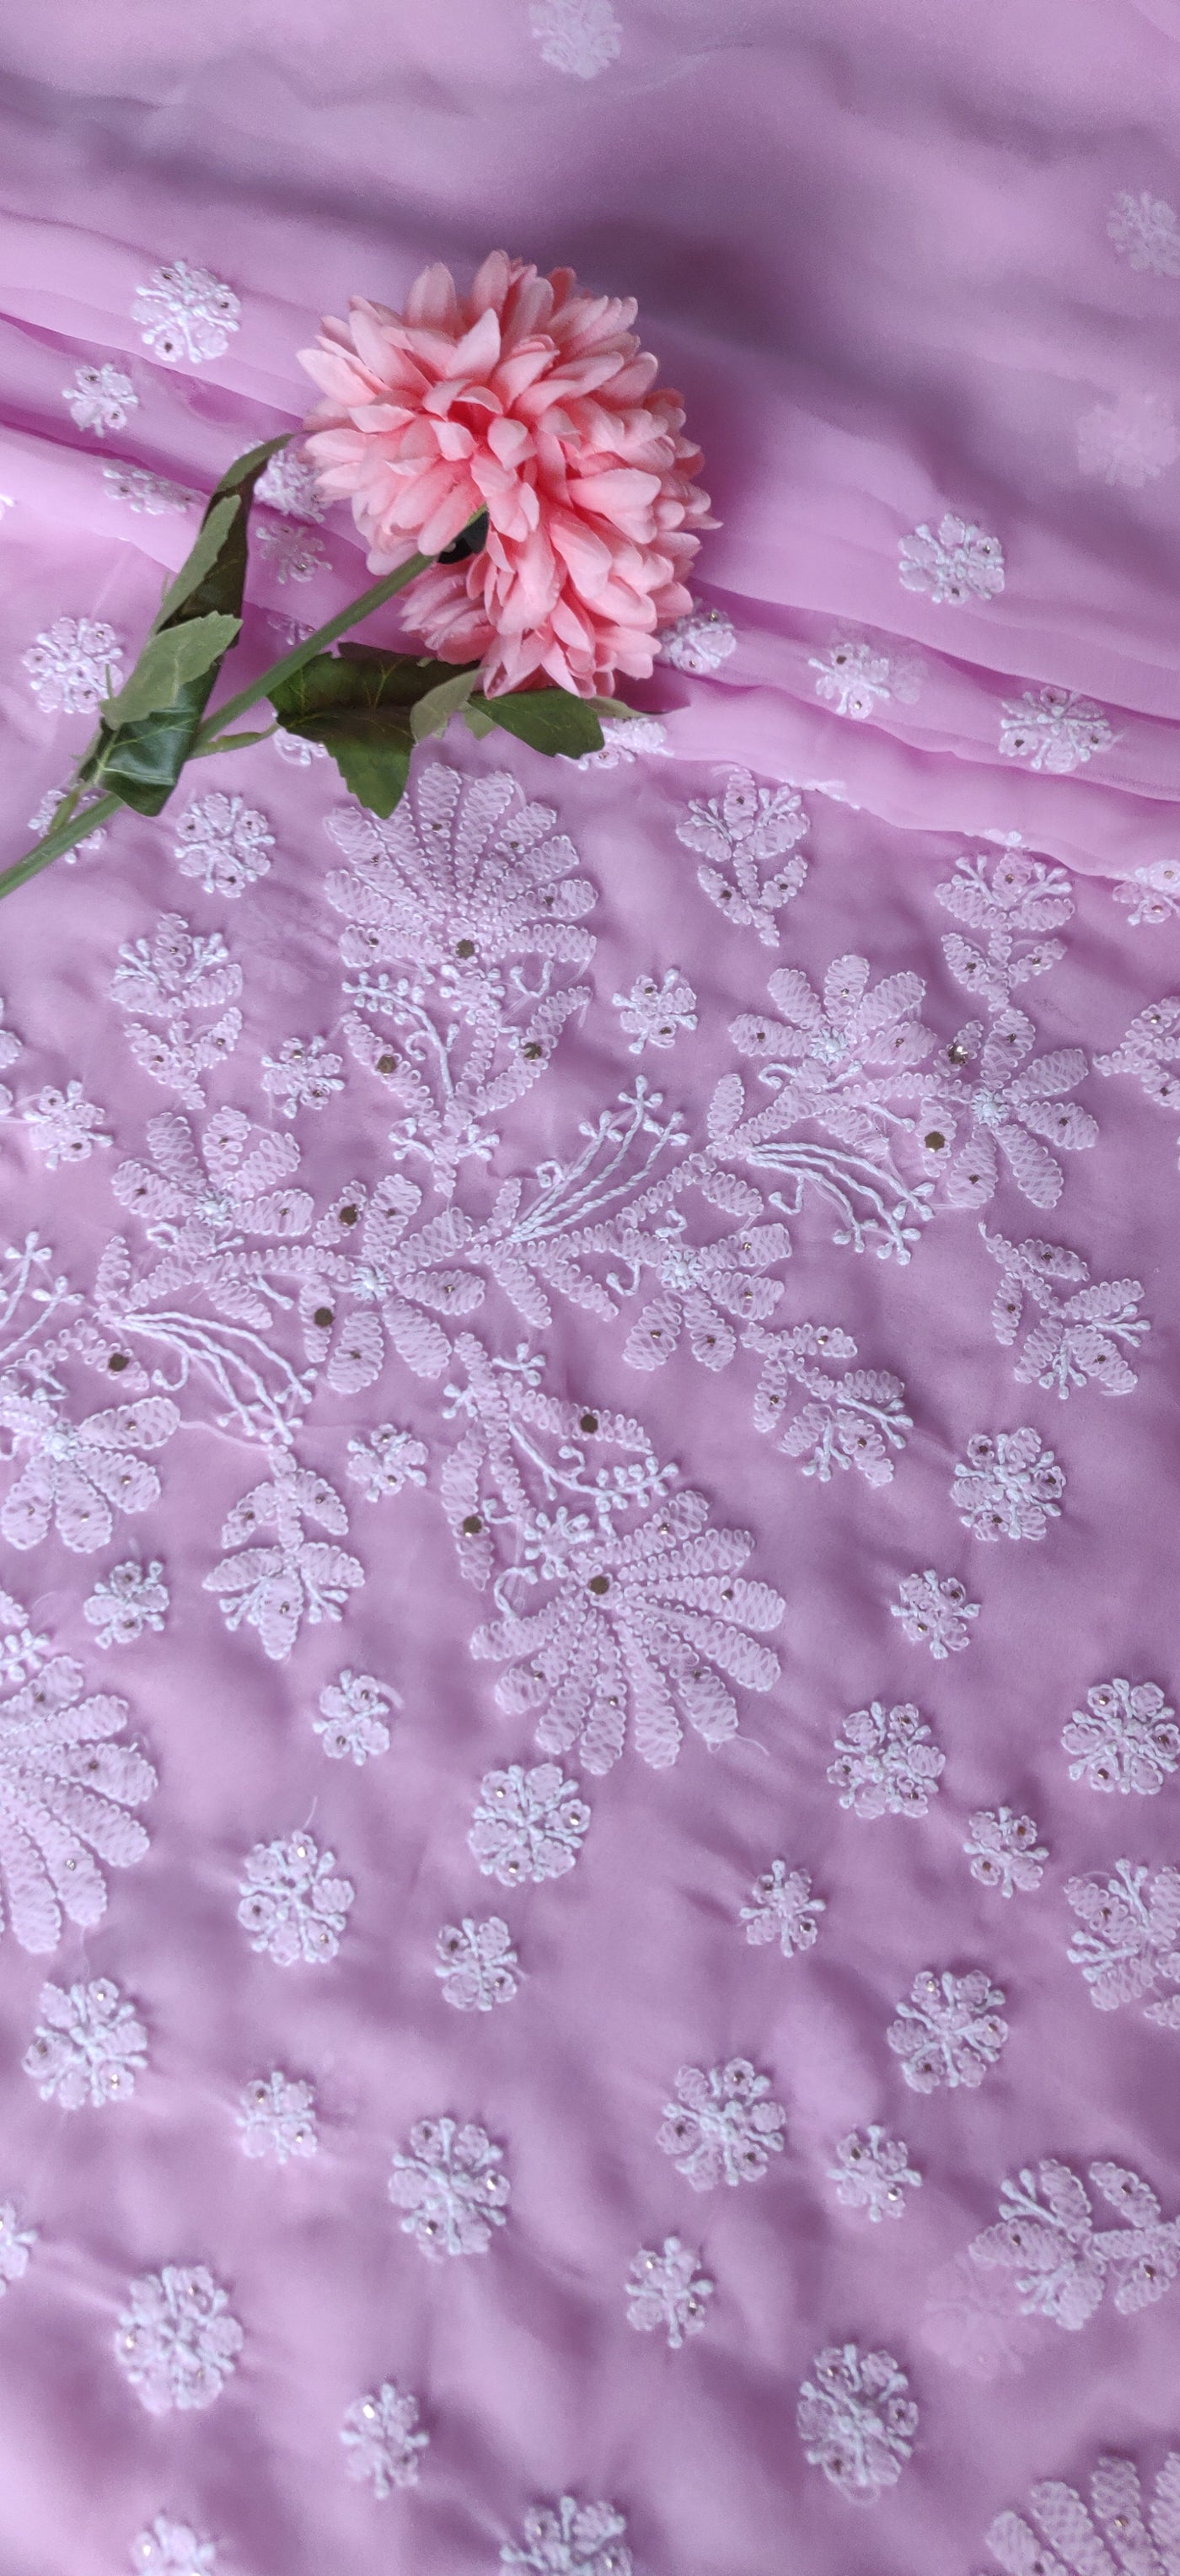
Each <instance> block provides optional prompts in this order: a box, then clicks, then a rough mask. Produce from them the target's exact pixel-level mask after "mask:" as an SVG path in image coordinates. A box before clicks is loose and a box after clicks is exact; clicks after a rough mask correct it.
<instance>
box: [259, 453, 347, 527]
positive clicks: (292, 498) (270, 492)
mask: <svg viewBox="0 0 1180 2576" xmlns="http://www.w3.org/2000/svg"><path fill="white" fill-rule="evenodd" d="M242 452H243V454H244V455H248V454H249V449H248V448H245V449H243V451H242ZM254 498H255V500H256V501H265V503H266V504H267V507H268V508H269V509H271V510H281V511H282V512H283V515H284V517H286V518H288V519H302V520H304V521H305V522H306V524H307V525H308V526H309V527H310V526H317V527H318V526H319V524H320V522H321V521H322V520H323V519H324V518H325V517H326V515H327V509H328V504H327V502H326V501H325V500H324V498H323V495H322V494H321V491H320V487H319V480H318V477H317V475H316V470H315V467H314V465H312V464H311V463H310V462H309V460H308V458H307V456H306V454H304V453H303V452H302V451H301V450H300V449H299V448H297V447H281V448H280V449H279V452H278V455H277V456H272V457H271V459H270V462H269V464H268V465H265V466H264V467H263V470H262V472H261V474H260V475H259V477H258V481H257V483H256V484H255V486H254Z"/></svg>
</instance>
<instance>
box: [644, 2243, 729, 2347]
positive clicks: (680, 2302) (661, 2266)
mask: <svg viewBox="0 0 1180 2576" xmlns="http://www.w3.org/2000/svg"><path fill="white" fill-rule="evenodd" d="M714 2286H715V2285H714V2283H713V2282H712V2281H710V2280H708V2279H707V2277H706V2275H705V2274H704V2273H703V2272H698V2270H697V2258H696V2255H695V2254H693V2253H691V2252H690V2250H689V2248H688V2246H687V2245H682V2244H681V2242H680V2238H679V2237H678V2236H665V2238H664V2244H663V2251H662V2252H661V2253H659V2254H657V2253H656V2252H655V2251H654V2249H653V2248H652V2247H651V2246H650V2245H641V2246H640V2248H639V2252H638V2254H636V2255H634V2256H633V2258H632V2262H631V2272H630V2278H629V2279H628V2281H627V2283H626V2296H627V2300H628V2302H629V2304H628V2308H627V2323H628V2325H629V2326H634V2328H635V2331H636V2333H637V2334H656V2333H658V2331H659V2329H660V2328H661V2327H662V2328H663V2330H664V2333H665V2335H666V2337H667V2340H668V2342H669V2344H670V2346H671V2348H672V2351H673V2352H679V2351H680V2348H681V2345H682V2344H683V2342H684V2340H685V2337H686V2336H687V2335H694V2334H701V2333H702V2332H703V2330H704V2327H705V2323H706V2314H705V2312H706V2308H707V2305H708V2302H709V2300H710V2299H711V2298H712V2296H713V2290H714Z"/></svg>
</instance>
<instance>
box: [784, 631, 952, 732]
mask: <svg viewBox="0 0 1180 2576" xmlns="http://www.w3.org/2000/svg"><path fill="white" fill-rule="evenodd" d="M807 668H808V670H809V671H814V672H815V673H816V682H815V694H816V696H817V698H822V699H824V701H825V703H826V704H827V705H828V706H831V707H834V708H835V710H836V713H837V715H841V716H851V717H852V719H853V721H854V722H855V723H857V724H864V723H865V722H866V721H867V719H868V718H869V717H870V716H871V715H873V714H874V712H875V710H876V709H877V708H878V707H883V706H888V705H889V703H890V702H891V700H895V701H896V702H897V704H898V705H899V706H912V705H913V702H914V700H915V698H917V697H919V696H920V694H921V689H922V680H923V676H924V675H923V670H922V665H921V663H920V662H916V661H914V660H913V659H911V658H905V659H903V660H900V661H892V660H891V659H890V657H889V655H888V654H887V653H882V652H879V651H878V650H877V649H876V648H875V646H873V645H872V644H869V643H866V642H863V641H856V640H853V639H851V638H849V637H846V636H838V637H837V639H836V641H835V642H834V643H833V644H830V645H829V647H828V650H827V652H826V653H812V654H810V655H809V656H808V662H807Z"/></svg>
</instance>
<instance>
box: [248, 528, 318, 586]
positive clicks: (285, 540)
mask: <svg viewBox="0 0 1180 2576" xmlns="http://www.w3.org/2000/svg"><path fill="white" fill-rule="evenodd" d="M257 544H258V552H259V555H260V556H261V559H262V561H263V563H265V564H269V565H270V568H271V571H272V572H273V574H274V577H275V580H276V581H277V582H278V583H279V584H280V587H281V586H283V585H284V584H286V583H287V582H289V581H298V582H304V581H314V579H315V576H316V574H317V572H322V571H323V569H324V566H325V564H326V563H327V560H328V558H327V555H326V553H325V551H324V541H323V538H322V537H321V536H319V535H318V534H317V532H316V530H315V529H314V528H301V527H293V526H292V525H291V523H290V521H289V520H287V519H260V520H259V522H258V529H257Z"/></svg>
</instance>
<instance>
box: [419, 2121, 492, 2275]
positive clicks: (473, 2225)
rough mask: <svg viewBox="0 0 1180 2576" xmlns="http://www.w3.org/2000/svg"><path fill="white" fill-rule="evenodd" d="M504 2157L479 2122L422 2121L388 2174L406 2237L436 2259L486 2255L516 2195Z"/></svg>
mask: <svg viewBox="0 0 1180 2576" xmlns="http://www.w3.org/2000/svg"><path fill="white" fill-rule="evenodd" d="M503 2161H504V2150H503V2148H502V2147H496V2146H493V2144H492V2141H491V2139H490V2138H489V2136H488V2134H487V2131H486V2129H481V2128H479V2127H478V2126H477V2125H476V2124H475V2123H474V2122H470V2121H469V2122H468V2123H467V2124H466V2126H465V2127H463V2128H460V2127H459V2125H458V2123H457V2121H455V2120H449V2119H442V2120H419V2121H418V2122H417V2124H416V2126H415V2127H414V2128H412V2129H411V2131H410V2153H409V2155H403V2154H402V2153H401V2151H400V2149H399V2150H398V2152H397V2153H396V2154H395V2156H394V2159H393V2168H392V2171H391V2173H390V2177H389V2197H390V2199H391V2201H392V2202H393V2205H394V2208H395V2209H404V2210H405V2212H406V2216H405V2217H404V2218H403V2219H402V2221H401V2231H402V2234H403V2236H412V2237H413V2239H414V2243H415V2244H416V2246H417V2247H418V2249H419V2252H420V2253H422V2254H426V2255H428V2256H429V2258H430V2260H431V2261H432V2262H436V2263H437V2262H441V2261H442V2259H443V2257H444V2255H447V2254H486V2252H487V2249H488V2246H489V2245H490V2244H491V2241H492V2229H493V2227H503V2226H504V2225H505V2221H506V2212H507V2208H508V2203H509V2201H510V2200H511V2198H512V2185H511V2183H510V2182H509V2180H508V2176H507V2174H504V2173H501V2172H500V2170H499V2168H500V2166H501V2165H502V2163H503Z"/></svg>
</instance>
